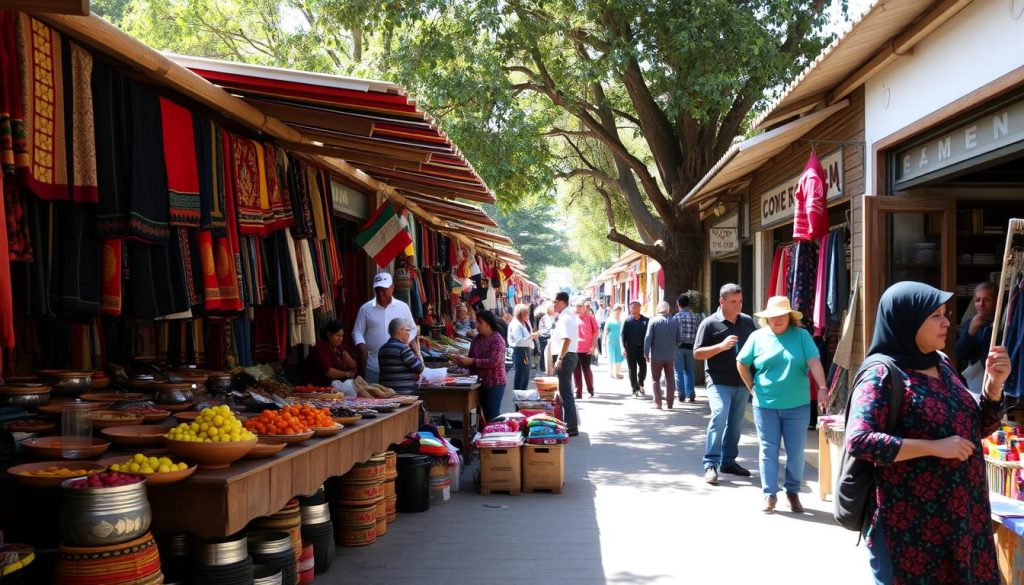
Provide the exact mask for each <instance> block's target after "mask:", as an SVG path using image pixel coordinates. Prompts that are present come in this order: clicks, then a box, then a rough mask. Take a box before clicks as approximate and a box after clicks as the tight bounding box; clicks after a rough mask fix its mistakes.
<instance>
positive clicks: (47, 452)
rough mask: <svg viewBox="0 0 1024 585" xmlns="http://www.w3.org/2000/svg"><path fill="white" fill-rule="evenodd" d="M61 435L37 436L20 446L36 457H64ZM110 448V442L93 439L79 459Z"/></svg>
mask: <svg viewBox="0 0 1024 585" xmlns="http://www.w3.org/2000/svg"><path fill="white" fill-rule="evenodd" d="M62 441H63V438H62V437H39V438H36V439H28V440H26V441H22V443H21V446H22V448H23V449H25V452H26V453H28V454H29V455H32V456H33V457H36V458H38V459H54V460H56V459H64V458H65V457H64V453H63V450H62V449H61V442H62ZM109 448H110V442H109V441H104V440H101V439H93V440H92V445H90V446H88V447H85V448H83V449H82V457H79V459H88V458H89V457H96V456H97V455H102V454H104V453H106V452H107V449H109Z"/></svg>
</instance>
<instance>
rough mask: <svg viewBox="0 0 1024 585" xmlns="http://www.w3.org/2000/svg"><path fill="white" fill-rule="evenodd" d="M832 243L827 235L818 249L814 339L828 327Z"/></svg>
mask: <svg viewBox="0 0 1024 585" xmlns="http://www.w3.org/2000/svg"><path fill="white" fill-rule="evenodd" d="M831 242H832V240H831V238H829V237H828V235H827V234H826V235H825V236H824V237H822V238H821V246H820V247H819V249H818V267H817V270H816V271H815V274H814V315H813V317H814V318H813V321H814V331H812V332H811V335H812V336H814V337H821V336H822V335H823V334H824V333H825V327H826V326H827V323H826V311H827V307H826V305H827V303H826V301H825V295H826V293H827V292H828V291H827V290H826V288H827V283H828V254H829V249H828V247H829V244H831ZM812 386H813V384H812Z"/></svg>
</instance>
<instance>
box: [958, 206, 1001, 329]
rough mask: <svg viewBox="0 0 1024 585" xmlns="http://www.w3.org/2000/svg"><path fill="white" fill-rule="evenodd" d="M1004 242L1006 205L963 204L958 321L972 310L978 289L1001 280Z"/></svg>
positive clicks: (960, 235)
mask: <svg viewBox="0 0 1024 585" xmlns="http://www.w3.org/2000/svg"><path fill="white" fill-rule="evenodd" d="M1005 240H1006V203H1005V202H976V201H971V202H961V204H960V205H959V206H958V208H957V212H956V282H957V287H956V296H957V298H958V299H960V302H959V303H957V305H958V309H959V311H958V313H959V314H958V315H957V316H958V317H963V315H964V313H965V312H966V311H967V310H968V308H969V307H970V306H971V299H972V298H973V297H974V287H975V285H977V284H978V283H979V282H983V281H986V280H991V281H996V280H998V279H999V269H1000V266H1001V265H1002V250H1003V244H1004V242H1005Z"/></svg>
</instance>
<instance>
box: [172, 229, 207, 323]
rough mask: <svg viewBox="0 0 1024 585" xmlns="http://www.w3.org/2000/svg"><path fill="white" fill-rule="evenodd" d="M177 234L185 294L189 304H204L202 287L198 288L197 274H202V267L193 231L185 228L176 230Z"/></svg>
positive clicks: (191, 305)
mask: <svg viewBox="0 0 1024 585" xmlns="http://www.w3.org/2000/svg"><path fill="white" fill-rule="evenodd" d="M175 232H176V235H177V238H176V239H177V243H178V251H179V258H180V259H181V267H182V271H183V272H182V274H183V276H184V280H185V282H184V283H183V284H184V285H185V293H186V294H185V296H186V298H187V299H188V306H189V307H195V306H197V305H200V304H202V297H201V296H200V292H201V289H197V288H196V276H197V275H201V274H202V273H203V272H202V267H201V264H200V260H199V255H198V253H197V249H196V246H195V244H194V243H193V241H192V233H191V231H190V230H187V229H185V228H178V229H177V230H175Z"/></svg>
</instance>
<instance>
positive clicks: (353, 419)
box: [331, 414, 363, 426]
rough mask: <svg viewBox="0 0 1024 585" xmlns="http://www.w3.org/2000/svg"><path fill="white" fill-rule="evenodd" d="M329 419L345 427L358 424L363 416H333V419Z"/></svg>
mask: <svg viewBox="0 0 1024 585" xmlns="http://www.w3.org/2000/svg"><path fill="white" fill-rule="evenodd" d="M331 418H332V419H333V420H334V422H336V423H339V424H343V425H345V426H349V425H354V424H356V423H357V422H359V421H360V420H361V419H362V418H363V415H361V414H357V415H355V416H335V417H331Z"/></svg>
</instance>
